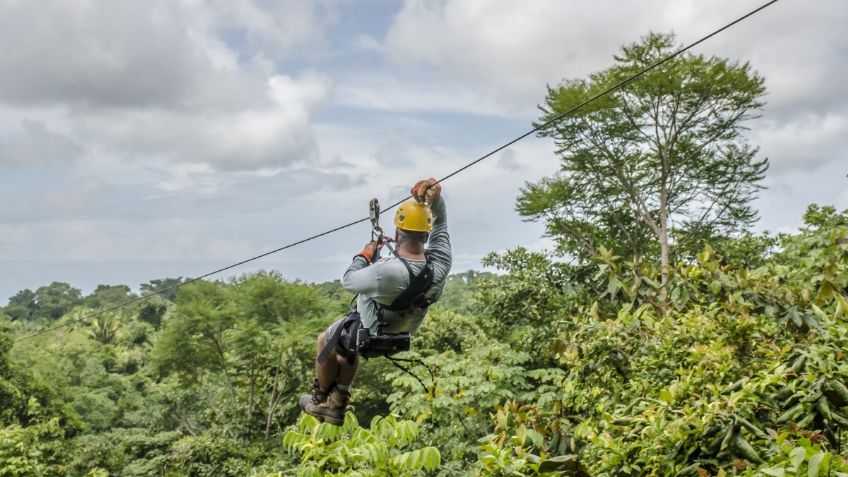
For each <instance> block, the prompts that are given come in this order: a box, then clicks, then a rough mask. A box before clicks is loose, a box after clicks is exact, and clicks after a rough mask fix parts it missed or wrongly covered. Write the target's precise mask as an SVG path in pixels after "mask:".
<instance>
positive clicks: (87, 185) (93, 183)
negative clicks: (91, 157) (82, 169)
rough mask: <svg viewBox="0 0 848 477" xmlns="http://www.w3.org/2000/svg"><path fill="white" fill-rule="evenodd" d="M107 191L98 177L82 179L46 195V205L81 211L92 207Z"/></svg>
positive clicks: (52, 190)
mask: <svg viewBox="0 0 848 477" xmlns="http://www.w3.org/2000/svg"><path fill="white" fill-rule="evenodd" d="M104 189H106V184H105V183H104V182H103V181H102V180H100V179H99V178H97V177H91V176H87V177H80V178H78V179H76V180H74V181H73V182H72V183H71V184H69V185H68V186H66V187H63V188H54V189H51V190H50V191H48V192H47V194H45V198H44V203H45V205H46V206H47V207H50V208H53V209H79V208H82V207H85V206H87V205H90V204H91V203H92V201H93V200H95V199H97V198H98V197H99V196H100V195H101V194H102V193H103V192H104Z"/></svg>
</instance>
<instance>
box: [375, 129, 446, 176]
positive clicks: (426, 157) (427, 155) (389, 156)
mask: <svg viewBox="0 0 848 477" xmlns="http://www.w3.org/2000/svg"><path fill="white" fill-rule="evenodd" d="M443 156H444V154H443V153H442V152H440V151H439V150H437V149H436V148H435V147H433V145H432V144H431V143H430V142H429V141H428V140H427V139H425V138H423V137H420V136H416V135H414V134H412V133H410V132H409V131H408V130H406V129H402V128H397V129H393V130H392V131H390V132H389V137H388V140H387V141H386V142H385V143H384V144H383V145H382V146H381V147H380V149H379V150H377V152H375V153H374V157H375V158H376V159H377V162H379V163H380V164H382V165H384V166H389V167H407V168H408V167H410V166H413V165H415V164H421V163H426V162H428V161H432V160H434V159H438V158H440V157H443Z"/></svg>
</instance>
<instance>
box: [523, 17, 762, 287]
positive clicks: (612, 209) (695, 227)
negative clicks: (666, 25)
mask: <svg viewBox="0 0 848 477" xmlns="http://www.w3.org/2000/svg"><path fill="white" fill-rule="evenodd" d="M674 42H675V37H674V35H673V34H657V33H651V34H648V35H647V36H645V37H643V38H642V39H641V41H639V42H637V43H633V44H631V45H628V46H624V47H623V48H622V50H621V53H620V54H619V55H618V56H615V57H614V59H615V64H614V65H613V66H611V67H610V68H607V69H606V70H603V71H601V72H598V73H594V74H592V75H590V76H589V78H588V79H585V80H570V81H566V82H565V83H564V84H563V85H561V86H559V87H556V88H551V87H548V95H547V98H546V104H545V106H543V107H542V108H541V109H542V111H543V112H544V114H543V116H542V117H541V121H548V120H550V119H552V118H553V117H555V116H556V115H558V114H560V113H561V112H563V111H566V110H568V109H571V108H572V107H574V106H575V105H577V104H580V103H581V102H583V101H585V100H586V99H588V98H589V97H591V96H593V95H595V94H597V93H598V92H600V91H602V90H604V89H606V88H608V87H610V86H611V85H613V84H616V83H618V82H620V81H622V80H623V79H625V78H627V77H629V76H631V75H633V74H634V73H636V72H638V71H640V70H642V69H643V68H645V67H646V66H648V65H651V64H653V63H655V62H657V61H659V60H660V59H662V58H664V57H666V56H668V55H670V54H671V53H672V52H673V51H674V50H675V45H674ZM764 93H765V88H764V86H763V79H762V77H760V76H759V75H757V74H756V73H755V72H753V71H752V70H751V68H750V66H749V65H748V63H742V64H739V63H735V62H731V61H729V60H727V59H722V58H716V57H711V58H705V57H703V56H701V55H693V54H686V55H681V56H678V57H676V58H675V59H673V60H670V61H668V62H667V63H665V64H664V65H663V66H661V67H660V68H657V69H655V70H653V71H651V72H649V73H646V74H645V75H644V76H642V77H641V78H640V79H638V80H636V81H633V82H631V83H628V84H627V85H626V86H623V87H622V88H621V89H619V90H617V91H616V92H614V93H611V94H609V95H606V96H604V97H603V98H600V99H599V100H597V101H595V102H593V103H592V104H590V105H588V106H585V107H583V108H581V109H580V110H578V111H576V112H575V113H574V114H573V115H571V116H568V117H566V118H564V119H563V120H561V121H559V122H558V123H556V124H555V125H554V126H552V127H550V128H547V129H545V130H543V131H542V132H540V135H541V136H547V137H552V138H554V140H555V143H556V147H557V149H556V152H557V154H559V156H560V159H561V169H560V171H559V172H558V173H557V174H556V175H555V176H553V177H548V178H544V179H542V180H541V181H540V182H538V183H528V184H527V186H526V187H525V188H524V189H523V190H522V194H521V196H520V198H519V199H518V204H517V210H518V211H519V213H520V214H521V215H524V216H526V217H529V218H530V219H531V220H544V221H545V222H546V223H547V233H548V234H549V235H550V236H552V237H555V238H558V239H559V240H560V243H559V245H560V249H561V251H563V252H565V253H567V254H570V255H572V256H574V257H575V258H576V259H578V260H580V261H583V262H585V261H587V259H589V258H591V257H593V256H595V255H597V250H598V247H599V246H600V245H605V246H607V248H610V249H612V250H613V251H614V252H615V254H617V255H622V256H624V257H627V258H634V259H637V260H640V259H643V258H646V259H656V258H657V256H658V258H659V261H660V264H661V268H662V270H663V273H662V281H663V283H665V282H666V281H667V280H668V267H669V262H670V257H671V254H672V250H671V248H672V247H673V246H675V245H676V244H677V243H683V238H684V237H686V240H685V242H686V243H688V244H691V245H692V246H693V247H695V248H694V251H697V250H698V249H699V248H700V247H701V246H702V245H703V243H704V242H705V241H708V240H710V239H711V238H714V237H721V236H728V235H732V234H734V233H737V232H739V231H742V230H744V229H746V228H747V227H749V226H750V225H751V224H752V223H753V222H754V221H755V220H756V218H757V214H756V212H755V211H754V209H753V208H752V206H751V201H752V200H753V199H754V198H755V197H756V193H757V191H758V190H759V189H761V188H762V186H761V185H760V184H759V183H760V181H761V180H762V179H763V177H764V173H765V171H766V169H767V167H768V162H767V160H766V159H761V160H760V159H757V158H756V156H757V148H756V147H753V146H751V145H749V144H748V143H747V141H746V140H745V138H744V137H743V136H742V131H743V130H744V129H745V127H744V124H745V122H746V121H748V120H750V119H752V118H755V117H757V114H758V112H759V110H760V109H761V108H762V106H763V104H764V103H763V101H762V97H763V95H764ZM693 237H695V238H696V239H695V240H693ZM694 251H692V250H677V251H676V252H677V253H693V252H694Z"/></svg>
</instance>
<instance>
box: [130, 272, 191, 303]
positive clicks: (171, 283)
mask: <svg viewBox="0 0 848 477" xmlns="http://www.w3.org/2000/svg"><path fill="white" fill-rule="evenodd" d="M184 281H186V280H183V277H177V278H160V279H157V280H150V281H149V282H147V283H142V284H141V286H140V287H139V288H140V289H141V293H142V294H143V295H147V294H149V293H156V292H159V296H161V297H162V298H164V299H166V300H170V301H174V300H176V298H177V288H174V287H175V286H177V285H179V284H180V283H183V282H184Z"/></svg>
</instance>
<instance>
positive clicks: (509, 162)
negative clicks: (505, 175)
mask: <svg viewBox="0 0 848 477" xmlns="http://www.w3.org/2000/svg"><path fill="white" fill-rule="evenodd" d="M516 156H517V154H516V152H515V150H514V149H506V150H504V151H503V152H501V153H500V155H499V156H498V162H497V164H498V167H499V168H501V169H504V170H507V171H513V172H515V171H520V170H522V169H524V166H523V165H522V164H521V162H519V161H518V159H517V157H516Z"/></svg>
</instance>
